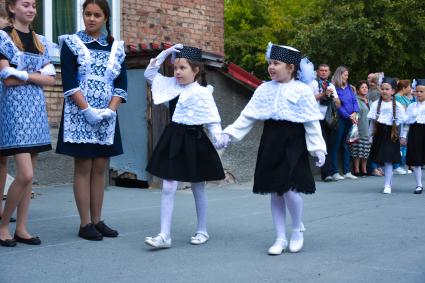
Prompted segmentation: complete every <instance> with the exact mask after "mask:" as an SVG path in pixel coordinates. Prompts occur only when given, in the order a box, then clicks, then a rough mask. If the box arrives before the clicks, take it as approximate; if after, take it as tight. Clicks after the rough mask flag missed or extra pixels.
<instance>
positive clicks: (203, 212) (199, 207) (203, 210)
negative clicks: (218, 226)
mask: <svg viewBox="0 0 425 283" xmlns="http://www.w3.org/2000/svg"><path fill="white" fill-rule="evenodd" d="M204 186H205V185H204V182H200V183H192V193H193V197H194V198H195V206H196V215H197V216H198V227H197V230H196V232H204V233H207V207H208V205H207V198H206V194H205V189H204Z"/></svg>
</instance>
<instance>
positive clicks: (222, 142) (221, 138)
mask: <svg viewBox="0 0 425 283" xmlns="http://www.w3.org/2000/svg"><path fill="white" fill-rule="evenodd" d="M230 142H231V139H230V136H229V135H228V134H218V135H216V136H215V142H214V147H215V148H216V149H223V148H226V147H227V146H228V145H229V144H230Z"/></svg>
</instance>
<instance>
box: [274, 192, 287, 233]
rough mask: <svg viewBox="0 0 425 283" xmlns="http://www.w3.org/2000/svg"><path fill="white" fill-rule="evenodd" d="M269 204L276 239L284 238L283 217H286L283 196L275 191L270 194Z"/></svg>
mask: <svg viewBox="0 0 425 283" xmlns="http://www.w3.org/2000/svg"><path fill="white" fill-rule="evenodd" d="M270 206H271V210H272V218H273V223H274V228H275V230H276V238H277V239H286V228H285V217H286V206H285V199H284V198H283V196H279V195H277V194H276V193H272V194H271V198H270Z"/></svg>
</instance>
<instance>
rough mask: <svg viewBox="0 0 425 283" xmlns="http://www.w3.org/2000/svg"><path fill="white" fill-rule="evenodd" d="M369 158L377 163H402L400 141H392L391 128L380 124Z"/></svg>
mask: <svg viewBox="0 0 425 283" xmlns="http://www.w3.org/2000/svg"><path fill="white" fill-rule="evenodd" d="M369 158H370V159H371V160H372V161H374V162H375V163H400V162H401V154H400V140H399V139H397V140H396V141H395V142H393V141H392V140H391V126H387V125H384V124H381V123H378V125H377V130H376V133H375V134H374V136H373V142H372V147H371V149H370V154H369Z"/></svg>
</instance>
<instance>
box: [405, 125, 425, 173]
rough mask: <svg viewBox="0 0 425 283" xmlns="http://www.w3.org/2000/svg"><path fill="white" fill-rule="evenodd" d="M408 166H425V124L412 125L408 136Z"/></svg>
mask: <svg viewBox="0 0 425 283" xmlns="http://www.w3.org/2000/svg"><path fill="white" fill-rule="evenodd" d="M406 164H407V165H409V166H423V165H425V124H418V123H415V124H412V125H410V129H409V134H408V136H407V154H406Z"/></svg>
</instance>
